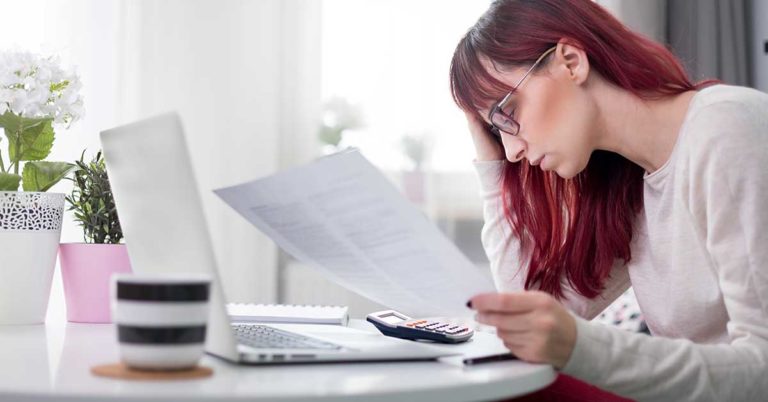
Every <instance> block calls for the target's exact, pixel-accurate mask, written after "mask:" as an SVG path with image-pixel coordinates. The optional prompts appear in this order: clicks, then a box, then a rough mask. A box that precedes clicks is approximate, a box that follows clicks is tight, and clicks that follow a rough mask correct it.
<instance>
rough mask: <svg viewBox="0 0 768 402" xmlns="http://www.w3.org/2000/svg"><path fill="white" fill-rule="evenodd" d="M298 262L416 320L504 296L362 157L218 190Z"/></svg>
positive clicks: (343, 157) (349, 154)
mask: <svg viewBox="0 0 768 402" xmlns="http://www.w3.org/2000/svg"><path fill="white" fill-rule="evenodd" d="M215 193H216V194H217V195H218V196H219V197H221V198H222V199H223V200H224V201H225V202H226V203H227V204H229V205H230V206H231V207H233V208H234V209H235V210H237V211H238V212H239V213H240V214H241V215H243V216H244V217H245V218H246V219H247V220H248V221H250V222H251V223H252V224H254V225H255V226H256V227H258V228H259V229H260V230H261V231H262V232H263V233H265V234H266V235H267V236H269V237H270V238H272V240H274V241H275V243H277V244H278V245H279V246H280V247H282V248H283V249H284V250H285V251H286V252H288V253H290V254H291V255H293V256H294V257H295V258H296V259H298V260H300V261H302V262H304V263H306V264H308V265H311V266H313V267H314V268H316V269H318V270H320V271H322V272H323V273H324V274H325V275H326V276H327V277H328V278H329V279H331V280H333V281H335V282H336V283H338V284H340V285H342V286H344V287H346V288H348V289H350V290H352V291H354V292H357V293H359V294H361V295H363V296H365V297H367V298H369V299H371V300H374V301H376V302H378V303H380V304H383V305H385V306H388V307H390V308H392V309H395V310H399V311H401V312H403V313H406V314H409V315H412V316H417V317H418V316H467V315H470V314H471V311H470V310H469V309H467V308H466V306H465V303H466V302H467V300H468V299H469V298H470V297H471V296H473V295H475V294H477V293H480V292H489V291H494V286H493V282H492V281H491V279H490V276H489V275H487V274H485V273H484V272H482V271H481V270H480V269H479V268H477V267H476V266H475V265H473V264H472V263H471V262H470V261H469V260H468V259H467V258H466V257H465V256H464V255H463V254H462V253H461V252H460V251H459V249H458V248H457V247H456V246H455V245H454V244H453V243H451V241H450V240H449V239H448V238H446V237H445V236H444V235H443V234H442V232H440V231H439V230H438V229H437V227H435V225H434V224H433V223H432V222H431V221H430V220H429V219H428V218H427V217H426V216H425V215H424V214H423V213H422V212H421V211H420V210H419V209H417V208H416V207H415V206H413V205H412V204H410V203H409V202H408V200H406V199H405V198H404V197H403V196H402V195H401V194H400V193H399V192H398V190H397V189H396V188H395V187H394V185H392V183H390V182H389V181H388V180H387V178H386V177H384V175H383V174H382V173H381V172H380V171H379V170H378V169H377V168H376V167H374V166H373V165H372V164H371V163H370V162H368V160H366V159H365V158H364V157H363V156H362V155H361V154H360V153H359V152H357V151H346V152H341V153H338V154H334V155H331V156H327V157H323V158H320V159H318V160H316V161H314V162H312V163H310V164H308V165H304V166H301V167H297V168H293V169H290V170H286V171H283V172H279V173H277V174H275V175H272V176H269V177H266V178H262V179H258V180H254V181H251V182H248V183H244V184H241V185H237V186H233V187H227V188H222V189H219V190H215Z"/></svg>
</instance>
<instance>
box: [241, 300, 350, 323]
mask: <svg viewBox="0 0 768 402" xmlns="http://www.w3.org/2000/svg"><path fill="white" fill-rule="evenodd" d="M227 313H229V317H230V319H231V320H232V321H235V322H267V323H269V322H272V323H294V324H332V325H347V322H348V321H349V308H348V307H346V306H310V305H299V304H251V303H228V304H227Z"/></svg>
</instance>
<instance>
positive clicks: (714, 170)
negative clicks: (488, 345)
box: [475, 85, 768, 401]
mask: <svg viewBox="0 0 768 402" xmlns="http://www.w3.org/2000/svg"><path fill="white" fill-rule="evenodd" d="M501 166H502V164H501V162H500V161H491V162H475V167H476V169H477V172H478V174H479V177H480V182H481V188H482V192H483V199H484V218H485V226H484V228H483V233H482V240H483V245H484V247H485V250H486V253H487V255H488V258H489V259H490V261H491V269H492V273H493V276H494V279H495V281H496V286H497V288H498V290H499V291H517V290H521V289H522V288H523V283H524V280H525V271H524V270H520V262H519V243H518V240H517V239H516V238H515V237H514V236H512V235H511V232H510V229H509V227H508V226H507V223H506V221H505V219H504V217H503V214H502V212H501V207H500V202H501V200H500V189H499V173H500V169H501ZM644 180H645V184H644V186H645V188H644V210H643V212H642V213H641V215H640V216H639V221H638V225H637V232H636V234H635V236H634V239H633V243H632V261H630V263H629V264H627V265H623V264H617V265H616V266H615V267H614V268H613V271H612V275H611V278H610V280H609V281H608V282H607V283H606V285H605V291H604V292H603V294H602V295H601V296H599V297H597V298H595V299H592V300H589V299H586V298H584V297H582V296H580V295H577V294H576V293H575V292H573V291H572V290H570V289H567V290H566V294H567V300H566V301H565V304H566V305H567V307H568V308H569V309H570V310H571V311H572V312H573V313H574V315H576V316H577V318H576V321H577V331H578V335H577V341H576V346H575V349H574V350H573V353H572V355H571V358H570V360H569V362H568V364H567V365H566V367H565V368H564V369H563V372H564V373H566V374H569V375H572V376H574V377H577V378H580V379H582V380H584V381H587V382H590V383H592V384H595V385H597V386H599V387H601V388H604V389H606V390H609V391H612V392H615V393H617V394H619V395H623V396H626V397H629V398H634V399H638V400H658V401H684V400H692V401H768V95H766V94H764V93H761V92H758V91H756V90H752V89H748V88H741V87H733V86H726V85H715V86H712V87H708V88H706V89H703V90H701V91H699V92H698V93H697V94H696V95H695V96H694V98H693V100H692V101H691V104H690V106H689V110H688V113H687V115H686V117H685V121H684V123H683V126H682V128H681V131H680V133H679V136H678V139H677V143H676V145H675V147H674V150H673V151H672V154H671V156H670V159H669V160H668V161H667V163H666V164H664V166H662V167H661V168H660V169H658V170H657V171H655V172H653V173H652V174H646V176H645V177H644ZM526 266H527V264H526ZM630 285H631V286H632V287H633V289H634V291H635V294H636V296H637V299H638V303H639V305H640V307H641V309H642V311H643V315H644V317H645V319H646V322H647V324H648V327H649V328H650V330H651V333H652V334H653V336H647V335H643V334H636V333H631V332H626V331H622V330H619V329H616V328H612V327H608V326H605V325H602V324H598V323H593V322H589V321H587V320H590V319H592V318H593V317H595V316H596V315H598V314H599V313H600V312H601V311H602V310H603V309H604V308H605V307H606V306H608V305H609V304H610V303H611V301H613V300H614V299H616V297H618V296H619V295H620V294H621V293H622V292H623V291H624V290H626V289H627V288H628V287H629V286H630Z"/></svg>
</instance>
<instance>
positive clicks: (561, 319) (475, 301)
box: [468, 291, 576, 369]
mask: <svg viewBox="0 0 768 402" xmlns="http://www.w3.org/2000/svg"><path fill="white" fill-rule="evenodd" d="M468 304H469V305H470V307H471V308H472V309H475V310H477V315H476V318H475V319H476V320H477V322H479V323H481V324H486V325H491V326H494V327H496V331H497V332H496V335H497V336H498V337H499V338H501V340H502V341H504V346H506V347H507V348H508V349H509V350H510V351H511V352H512V353H514V354H515V355H516V356H517V357H519V358H520V359H522V360H525V361H528V362H531V363H548V364H551V365H553V366H555V367H556V368H558V369H562V368H563V367H565V364H566V363H568V359H569V358H570V357H571V352H572V351H573V348H574V345H575V344H576V320H575V319H574V318H573V317H572V316H571V314H570V313H568V311H566V309H565V308H564V307H563V306H562V305H561V304H560V303H559V302H558V301H557V300H555V299H554V298H553V297H552V296H550V295H549V294H548V293H544V292H539V291H525V292H515V293H484V294H480V295H477V296H475V297H473V298H472V299H471V300H470V301H469V303H468Z"/></svg>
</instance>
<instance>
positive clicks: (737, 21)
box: [667, 0, 762, 86]
mask: <svg viewBox="0 0 768 402" xmlns="http://www.w3.org/2000/svg"><path fill="white" fill-rule="evenodd" d="M760 1H762V0H760ZM749 8H750V4H749V0H668V2H667V41H668V43H669V45H670V46H671V48H672V50H673V51H674V52H675V54H676V55H677V56H678V57H680V59H681V60H682V61H683V63H684V64H685V66H686V68H687V69H688V72H689V73H690V75H691V78H692V79H694V80H696V81H697V80H701V79H705V78H718V79H720V80H722V81H723V82H725V83H728V84H734V85H745V86H749V85H751V84H752V83H751V82H750V81H751V80H750V72H749V69H750V63H749V49H750V47H749V43H750V41H751V34H750V32H751V31H750V18H749V16H748V14H747V13H748V11H749Z"/></svg>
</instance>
